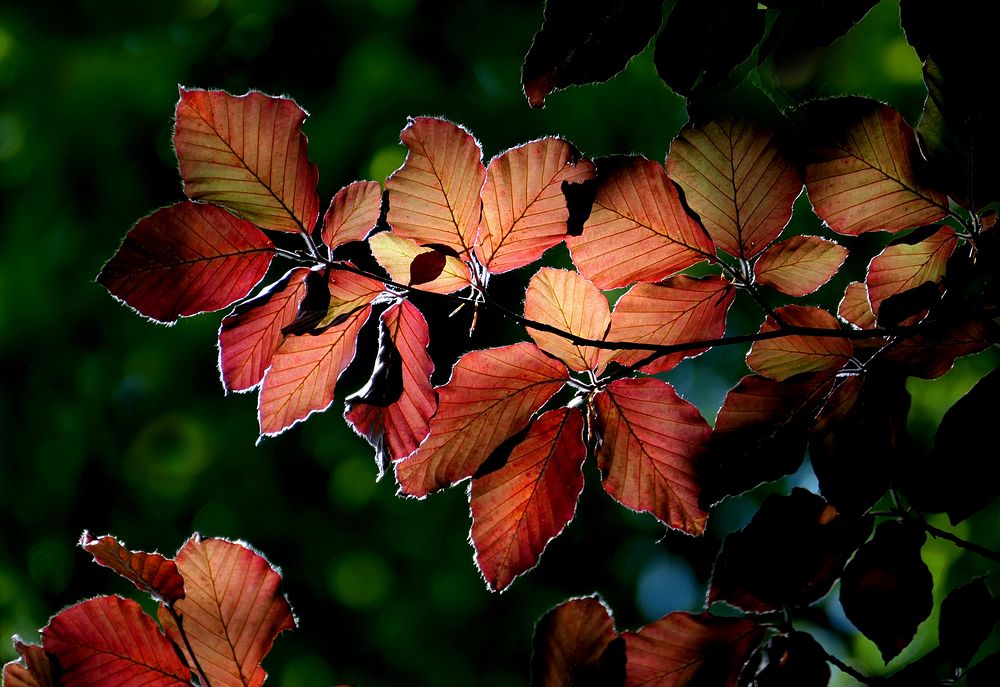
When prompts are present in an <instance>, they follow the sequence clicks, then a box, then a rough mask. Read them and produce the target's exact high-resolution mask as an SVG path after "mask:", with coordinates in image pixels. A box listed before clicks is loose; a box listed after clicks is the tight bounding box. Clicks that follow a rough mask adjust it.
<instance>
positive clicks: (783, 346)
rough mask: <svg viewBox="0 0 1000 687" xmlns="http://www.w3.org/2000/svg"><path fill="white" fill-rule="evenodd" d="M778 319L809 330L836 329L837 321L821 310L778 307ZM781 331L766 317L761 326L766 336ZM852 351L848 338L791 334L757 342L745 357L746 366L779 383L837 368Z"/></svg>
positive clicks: (787, 306) (837, 326)
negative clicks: (798, 376) (795, 376)
mask: <svg viewBox="0 0 1000 687" xmlns="http://www.w3.org/2000/svg"><path fill="white" fill-rule="evenodd" d="M777 314H778V316H779V317H780V318H781V319H782V320H783V321H784V322H785V324H786V325H788V326H790V327H811V328H816V329H832V330H839V329H840V325H839V324H838V323H837V318H835V317H834V316H833V315H831V314H830V313H828V312H827V311H825V310H823V309H822V308H814V307H812V306H805V305H786V306H785V307H783V308H778V310H777ZM778 329H780V327H779V326H778V323H777V322H775V321H774V319H773V318H771V317H768V318H767V319H766V320H765V321H764V324H762V325H761V327H760V333H761V334H765V333H768V332H773V331H776V330H778ZM853 351H854V348H853V347H852V346H851V342H850V341H849V340H848V339H841V338H837V337H832V336H815V335H812V334H792V335H789V336H785V337H780V338H776V339H765V340H763V341H757V342H756V343H754V345H753V346H752V347H751V348H750V352H749V353H748V354H747V366H748V367H749V368H750V369H751V370H753V371H754V372H757V373H759V374H762V375H764V376H765V377H768V378H769V379H775V380H777V381H779V382H781V381H784V380H786V379H788V378H789V377H792V376H794V375H797V374H801V373H803V372H820V371H822V370H833V369H836V368H839V367H841V366H843V365H844V363H846V362H847V360H848V358H850V357H851V354H852V353H853Z"/></svg>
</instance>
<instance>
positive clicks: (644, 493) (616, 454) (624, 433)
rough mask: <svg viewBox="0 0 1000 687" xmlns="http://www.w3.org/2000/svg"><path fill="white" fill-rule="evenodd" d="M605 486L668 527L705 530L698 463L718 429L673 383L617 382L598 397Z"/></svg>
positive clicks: (624, 502)
mask: <svg viewBox="0 0 1000 687" xmlns="http://www.w3.org/2000/svg"><path fill="white" fill-rule="evenodd" d="M596 404H597V421H598V427H599V431H600V432H601V445H600V447H599V448H598V450H597V465H598V467H600V469H601V474H602V476H603V482H604V489H605V491H607V492H608V493H609V494H610V495H611V496H613V497H614V498H615V500H617V501H618V502H619V503H621V504H622V505H623V506H627V507H628V508H631V509H633V510H637V511H646V512H648V513H652V514H653V515H654V516H656V518H657V519H658V520H660V521H661V522H663V523H664V524H665V525H667V526H668V527H672V528H674V529H679V530H681V531H683V532H686V533H688V534H694V535H698V534H702V533H703V532H704V531H705V522H706V520H708V513H706V512H705V511H703V510H702V509H701V507H700V506H699V505H698V496H699V492H700V489H701V487H700V485H699V484H698V481H697V478H696V477H695V475H696V463H697V460H698V458H699V457H700V456H701V454H702V451H703V449H704V448H705V445H706V444H707V443H708V438H709V435H710V434H711V432H712V430H711V428H710V427H709V426H708V423H707V422H705V420H704V418H702V416H701V413H699V412H698V409H697V408H695V407H694V406H693V405H691V404H690V403H688V402H687V401H685V400H684V399H682V398H681V397H680V396H678V395H677V393H676V392H675V391H674V389H673V387H672V386H670V385H669V384H667V383H665V382H661V381H660V380H659V379H655V378H652V377H647V378H642V379H622V380H619V381H616V382H612V383H611V384H609V385H608V387H607V389H605V390H604V392H602V393H600V394H598V395H597V400H596Z"/></svg>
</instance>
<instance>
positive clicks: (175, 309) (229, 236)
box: [97, 201, 274, 323]
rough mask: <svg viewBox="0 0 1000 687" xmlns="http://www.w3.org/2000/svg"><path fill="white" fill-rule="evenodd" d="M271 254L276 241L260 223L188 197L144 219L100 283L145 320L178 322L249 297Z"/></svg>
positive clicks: (266, 266) (109, 265) (269, 261)
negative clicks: (268, 236) (180, 318)
mask: <svg viewBox="0 0 1000 687" xmlns="http://www.w3.org/2000/svg"><path fill="white" fill-rule="evenodd" d="M273 255H274V244H273V243H271V241H270V239H268V238H267V237H266V236H265V235H264V234H263V232H261V230H260V229H258V228H257V227H255V226H254V225H252V224H250V223H249V222H247V221H245V220H241V219H239V218H238V217H234V216H233V215H232V214H231V213H228V212H226V211H225V210H223V209H221V208H217V207H215V206H213V205H204V204H201V203H192V202H189V201H185V202H183V203H177V204H176V205H171V206H169V207H165V208H161V209H160V210H157V211H156V212H154V213H153V214H151V215H149V216H148V217H144V218H143V219H141V220H139V221H138V222H137V223H136V225H135V226H134V227H132V230H131V231H129V233H128V235H126V236H125V240H124V241H123V242H122V245H121V246H120V247H119V248H118V252H117V253H115V254H114V256H113V257H112V258H111V259H110V260H108V262H107V264H105V265H104V267H103V268H101V273H100V274H99V275H97V281H98V282H99V283H101V284H103V285H104V287H105V288H107V290H108V291H110V292H111V295H112V296H114V297H115V298H118V299H121V300H123V301H125V302H126V303H128V304H129V305H130V306H131V307H133V308H135V309H136V310H137V311H139V312H140V313H141V314H143V315H145V316H146V317H149V318H151V319H153V320H156V321H157V322H164V323H173V322H175V321H176V320H177V318H178V317H187V316H189V315H197V314H198V313H203V312H208V311H210V310H219V309H221V308H225V307H226V306H228V305H232V304H233V303H235V302H236V301H238V300H239V299H241V298H243V297H244V296H246V295H247V294H248V293H250V291H251V290H252V289H253V287H254V286H256V285H257V284H258V283H259V282H260V280H261V279H263V278H264V275H265V274H266V273H267V268H268V266H269V265H270V264H271V258H272V257H273Z"/></svg>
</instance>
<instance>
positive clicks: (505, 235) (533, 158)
mask: <svg viewBox="0 0 1000 687" xmlns="http://www.w3.org/2000/svg"><path fill="white" fill-rule="evenodd" d="M593 177H594V165H593V163H591V162H590V161H589V160H585V159H580V154H579V152H578V151H577V150H576V149H575V148H573V146H571V145H570V144H569V143H567V142H566V141H563V140H561V139H558V138H543V139H541V140H538V141H532V142H531V143H525V144H524V145H521V146H518V147H516V148H512V149H510V150H508V151H507V152H505V153H503V154H502V155H498V156H497V157H495V158H493V160H492V161H490V165H489V167H488V168H487V170H486V185H485V186H483V190H482V198H483V218H482V221H481V222H480V224H479V237H478V239H477V243H476V257H478V258H479V261H480V262H481V263H482V264H483V265H485V266H486V268H487V269H488V270H489V271H490V272H492V273H494V274H498V273H500V272H507V271H509V270H512V269H515V268H518V267H524V266H525V265H527V264H529V263H532V262H534V261H535V260H537V259H538V258H540V257H541V256H542V253H544V252H545V251H546V250H548V249H549V248H551V247H552V246H554V245H556V244H557V243H561V242H562V241H563V239H565V238H566V221H567V220H568V219H569V210H568V208H567V207H566V198H565V196H564V195H563V192H562V185H563V184H578V183H581V182H584V181H587V180H589V179H592V178H593Z"/></svg>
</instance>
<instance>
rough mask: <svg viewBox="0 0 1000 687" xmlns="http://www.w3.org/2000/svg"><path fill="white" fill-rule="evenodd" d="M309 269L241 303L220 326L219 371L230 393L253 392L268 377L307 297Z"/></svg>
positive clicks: (299, 270)
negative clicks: (266, 375)
mask: <svg viewBox="0 0 1000 687" xmlns="http://www.w3.org/2000/svg"><path fill="white" fill-rule="evenodd" d="M308 274H309V270H308V269H307V268H305V267H295V268H292V269H291V270H289V271H288V272H287V273H286V274H285V276H283V277H282V278H281V279H279V280H278V281H276V282H275V283H273V284H271V285H270V286H268V287H267V288H266V289H264V290H263V291H262V292H261V293H259V294H258V295H257V296H255V297H254V298H251V299H250V300H247V301H244V302H242V303H240V304H239V305H238V306H236V308H234V309H233V311H232V312H231V313H229V314H228V315H226V316H225V317H224V318H222V325H221V326H220V327H219V369H220V370H221V371H222V385H223V386H224V387H225V389H226V390H227V391H249V390H250V389H252V388H254V387H255V386H257V384H259V383H260V380H261V379H263V378H264V373H265V372H266V371H267V368H268V367H270V365H271V356H273V355H274V351H275V350H276V349H277V348H278V346H279V345H280V344H281V342H282V341H283V340H284V338H285V335H284V334H283V333H282V332H281V330H282V329H283V328H284V327H286V326H288V325H289V324H291V323H292V322H293V321H294V320H295V316H296V315H297V314H298V312H299V305H300V304H301V303H302V299H303V297H304V296H305V295H306V276H307V275H308Z"/></svg>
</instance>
